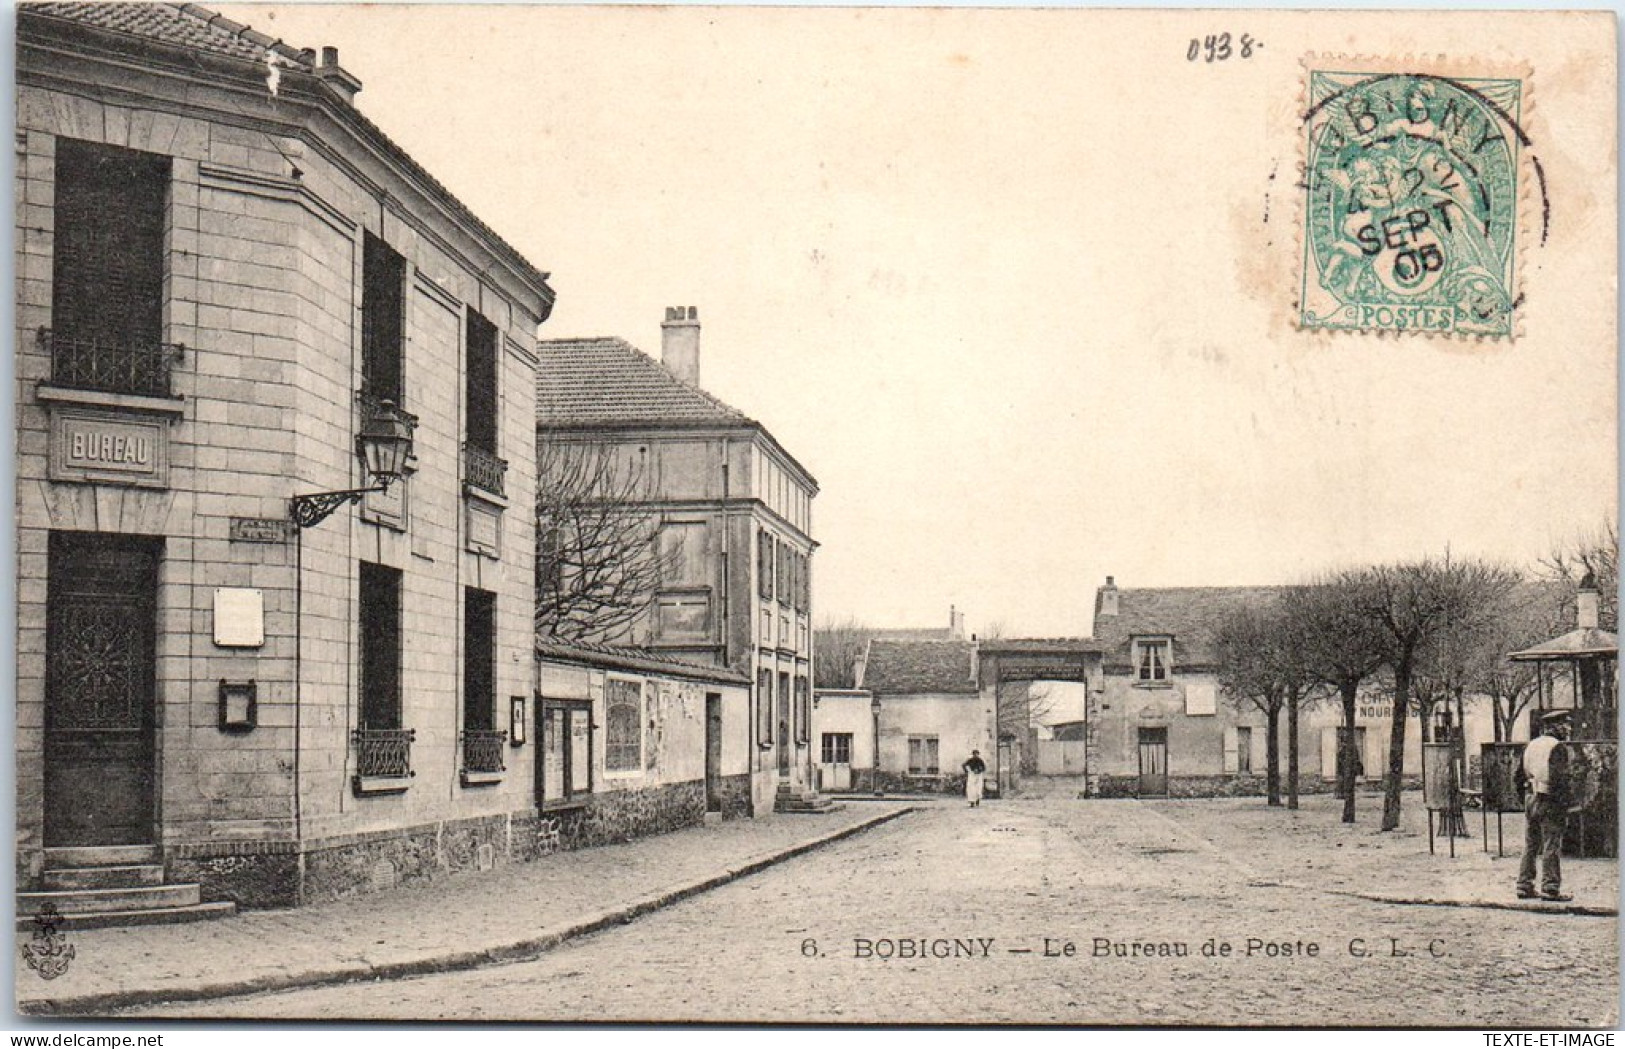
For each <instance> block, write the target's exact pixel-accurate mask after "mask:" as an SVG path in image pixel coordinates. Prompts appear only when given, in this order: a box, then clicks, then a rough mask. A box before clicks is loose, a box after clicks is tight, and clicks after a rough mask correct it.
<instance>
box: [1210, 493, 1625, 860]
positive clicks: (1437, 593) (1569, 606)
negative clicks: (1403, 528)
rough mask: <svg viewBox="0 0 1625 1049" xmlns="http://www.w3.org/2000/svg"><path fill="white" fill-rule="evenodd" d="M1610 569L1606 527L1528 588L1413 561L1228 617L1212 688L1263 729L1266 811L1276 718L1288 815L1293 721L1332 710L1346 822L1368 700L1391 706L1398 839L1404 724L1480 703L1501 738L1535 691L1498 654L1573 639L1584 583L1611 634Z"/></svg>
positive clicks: (1529, 579) (1353, 573)
mask: <svg viewBox="0 0 1625 1049" xmlns="http://www.w3.org/2000/svg"><path fill="white" fill-rule="evenodd" d="M1617 566H1618V537H1617V535H1616V532H1615V528H1614V526H1613V524H1612V522H1609V523H1606V524H1605V525H1604V526H1603V527H1602V529H1601V530H1600V531H1599V533H1598V534H1597V535H1595V536H1593V537H1591V538H1589V539H1587V540H1586V541H1583V542H1579V543H1575V544H1571V545H1570V546H1569V547H1567V548H1564V549H1561V550H1559V551H1557V552H1555V553H1554V554H1552V555H1551V556H1550V557H1548V558H1547V559H1546V560H1544V561H1543V562H1541V564H1540V566H1539V568H1538V570H1537V572H1536V573H1534V574H1533V575H1526V574H1525V573H1520V572H1518V571H1516V570H1514V569H1512V568H1510V567H1508V566H1505V565H1498V564H1492V563H1488V562H1485V561H1476V560H1468V561H1453V560H1449V559H1445V560H1435V559H1431V558H1423V559H1421V560H1414V561H1402V562H1396V563H1393V564H1384V565H1375V566H1371V567H1365V568H1356V569H1349V570H1345V571H1340V572H1334V573H1329V574H1327V575H1325V576H1323V577H1321V578H1319V579H1316V580H1313V581H1312V582H1310V583H1307V584H1305V585H1302V586H1294V587H1283V588H1281V590H1279V591H1278V592H1277V593H1276V594H1275V595H1274V596H1273V598H1272V599H1270V600H1268V601H1267V602H1264V603H1260V604H1253V605H1247V606H1238V607H1236V608H1235V609H1233V610H1232V611H1231V613H1230V614H1229V615H1228V616H1227V617H1226V618H1225V620H1224V621H1223V622H1222V623H1221V624H1220V625H1219V627H1218V629H1217V631H1216V634H1215V638H1214V642H1215V650H1216V657H1217V662H1218V666H1219V680H1220V684H1221V686H1222V687H1223V689H1224V691H1225V692H1226V693H1227V694H1228V695H1229V696H1230V697H1231V698H1232V700H1233V701H1234V702H1236V703H1237V704H1238V705H1242V706H1253V707H1256V708H1257V709H1259V710H1260V711H1262V712H1263V714H1264V716H1265V718H1266V721H1267V725H1268V728H1267V732H1268V749H1267V753H1266V765H1267V772H1266V775H1267V790H1268V793H1269V803H1270V804H1271V805H1279V804H1280V803H1281V775H1280V746H1279V742H1278V740H1279V734H1280V721H1281V717H1282V715H1283V714H1284V715H1285V718H1286V737H1287V774H1286V782H1287V795H1288V796H1287V805H1288V807H1289V808H1296V807H1297V803H1298V798H1297V784H1298V752H1299V735H1298V724H1299V717H1300V715H1301V714H1302V712H1303V711H1304V710H1305V709H1306V708H1307V707H1309V706H1310V705H1312V704H1315V703H1330V702H1335V703H1340V704H1341V707H1342V716H1343V730H1342V731H1341V732H1339V734H1338V735H1339V746H1340V749H1341V751H1342V753H1341V754H1340V755H1339V760H1338V769H1339V783H1338V788H1339V793H1340V794H1341V795H1342V797H1343V799H1344V801H1343V821H1344V822H1345V823H1352V822H1353V821H1354V809H1355V791H1354V789H1353V787H1354V777H1355V769H1356V766H1357V763H1358V761H1357V756H1356V755H1355V753H1354V751H1353V748H1354V746H1355V736H1356V734H1355V732H1354V718H1355V710H1356V702H1357V700H1358V697H1359V696H1360V694H1361V692H1362V690H1364V691H1367V692H1376V693H1379V694H1382V695H1383V696H1384V697H1385V698H1388V699H1391V701H1392V707H1391V710H1392V713H1391V720H1390V725H1389V740H1388V760H1387V762H1386V767H1385V769H1384V770H1383V810H1382V829H1383V830H1392V829H1394V828H1395V827H1397V826H1398V825H1399V814H1400V790H1401V785H1402V778H1401V777H1402V772H1403V763H1404V745H1405V722H1406V719H1407V717H1408V716H1410V715H1411V714H1416V715H1418V716H1419V718H1420V721H1421V724H1422V726H1423V732H1424V733H1426V732H1428V731H1429V726H1430V725H1431V723H1432V720H1433V712H1434V710H1435V709H1436V708H1438V707H1439V705H1440V704H1450V705H1453V706H1457V707H1460V706H1461V705H1463V704H1466V703H1469V702H1488V703H1489V704H1490V706H1491V709H1492V713H1493V717H1494V732H1495V738H1496V739H1497V740H1505V739H1508V738H1510V736H1511V733H1512V726H1513V723H1514V722H1515V721H1516V719H1517V718H1518V716H1519V714H1521V713H1522V712H1523V711H1524V710H1525V709H1526V708H1527V707H1528V705H1529V704H1530V703H1531V702H1532V701H1533V700H1534V699H1535V698H1536V689H1537V687H1538V684H1537V678H1536V676H1535V670H1534V668H1533V666H1532V665H1531V664H1527V663H1513V662H1510V661H1509V660H1508V659H1507V658H1506V657H1507V654H1508V653H1509V652H1514V651H1517V650H1519V649H1522V648H1527V647H1530V646H1532V645H1535V644H1538V643H1540V642H1542V641H1545V640H1547V639H1549V638H1551V637H1553V636H1555V635H1557V634H1561V633H1563V632H1565V631H1566V630H1568V629H1571V628H1572V627H1573V625H1574V612H1573V608H1574V597H1575V591H1576V587H1577V585H1578V582H1579V580H1580V579H1581V578H1582V577H1583V576H1585V575H1587V574H1589V575H1591V576H1592V577H1593V578H1594V580H1595V582H1596V585H1597V589H1598V592H1599V596H1600V598H1601V606H1602V608H1601V612H1602V615H1601V618H1602V625H1603V626H1604V627H1605V628H1606V629H1610V630H1612V629H1615V624H1616V622H1617V615H1618V613H1617V587H1618V583H1617V578H1618V567H1617ZM1446 709H1449V708H1448V707H1447V708H1446Z"/></svg>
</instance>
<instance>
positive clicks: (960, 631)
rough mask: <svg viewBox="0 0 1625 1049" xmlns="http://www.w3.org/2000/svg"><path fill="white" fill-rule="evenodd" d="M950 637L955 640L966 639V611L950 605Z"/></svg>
mask: <svg viewBox="0 0 1625 1049" xmlns="http://www.w3.org/2000/svg"><path fill="white" fill-rule="evenodd" d="M948 637H949V638H951V639H952V640H954V641H963V640H965V613H963V612H961V611H960V610H959V609H957V608H955V607H954V606H953V605H949V606H948Z"/></svg>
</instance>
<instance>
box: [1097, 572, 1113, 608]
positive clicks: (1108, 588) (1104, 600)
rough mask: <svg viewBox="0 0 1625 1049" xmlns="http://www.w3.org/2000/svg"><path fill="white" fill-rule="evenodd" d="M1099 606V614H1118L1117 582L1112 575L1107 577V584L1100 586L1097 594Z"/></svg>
mask: <svg viewBox="0 0 1625 1049" xmlns="http://www.w3.org/2000/svg"><path fill="white" fill-rule="evenodd" d="M1096 597H1097V601H1098V604H1099V607H1098V608H1096V609H1095V615H1097V616H1115V615H1116V614H1117V584H1116V583H1115V582H1114V581H1113V580H1112V577H1111V576H1107V577H1106V585H1105V586H1103V587H1101V588H1100V592H1099V594H1097V595H1096Z"/></svg>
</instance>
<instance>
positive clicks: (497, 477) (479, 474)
mask: <svg viewBox="0 0 1625 1049" xmlns="http://www.w3.org/2000/svg"><path fill="white" fill-rule="evenodd" d="M507 472H508V460H506V459H499V458H497V457H496V456H495V455H492V454H491V453H490V452H488V451H486V450H485V449H484V448H477V447H475V446H474V445H472V444H464V445H463V483H464V484H466V485H468V486H469V487H470V488H478V489H479V490H480V491H482V492H490V493H491V494H492V495H495V496H506V494H507V493H506V492H504V491H503V490H502V478H503V475H505V474H506V473H507Z"/></svg>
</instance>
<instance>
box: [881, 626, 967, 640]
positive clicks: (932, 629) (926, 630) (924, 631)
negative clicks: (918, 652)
mask: <svg viewBox="0 0 1625 1049" xmlns="http://www.w3.org/2000/svg"><path fill="white" fill-rule="evenodd" d="M873 636H874V637H876V638H881V639H884V640H886V641H953V640H954V634H953V630H952V629H951V628H949V627H945V626H911V627H896V628H892V629H885V630H876V631H875V632H874V635H873ZM960 640H963V639H960Z"/></svg>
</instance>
